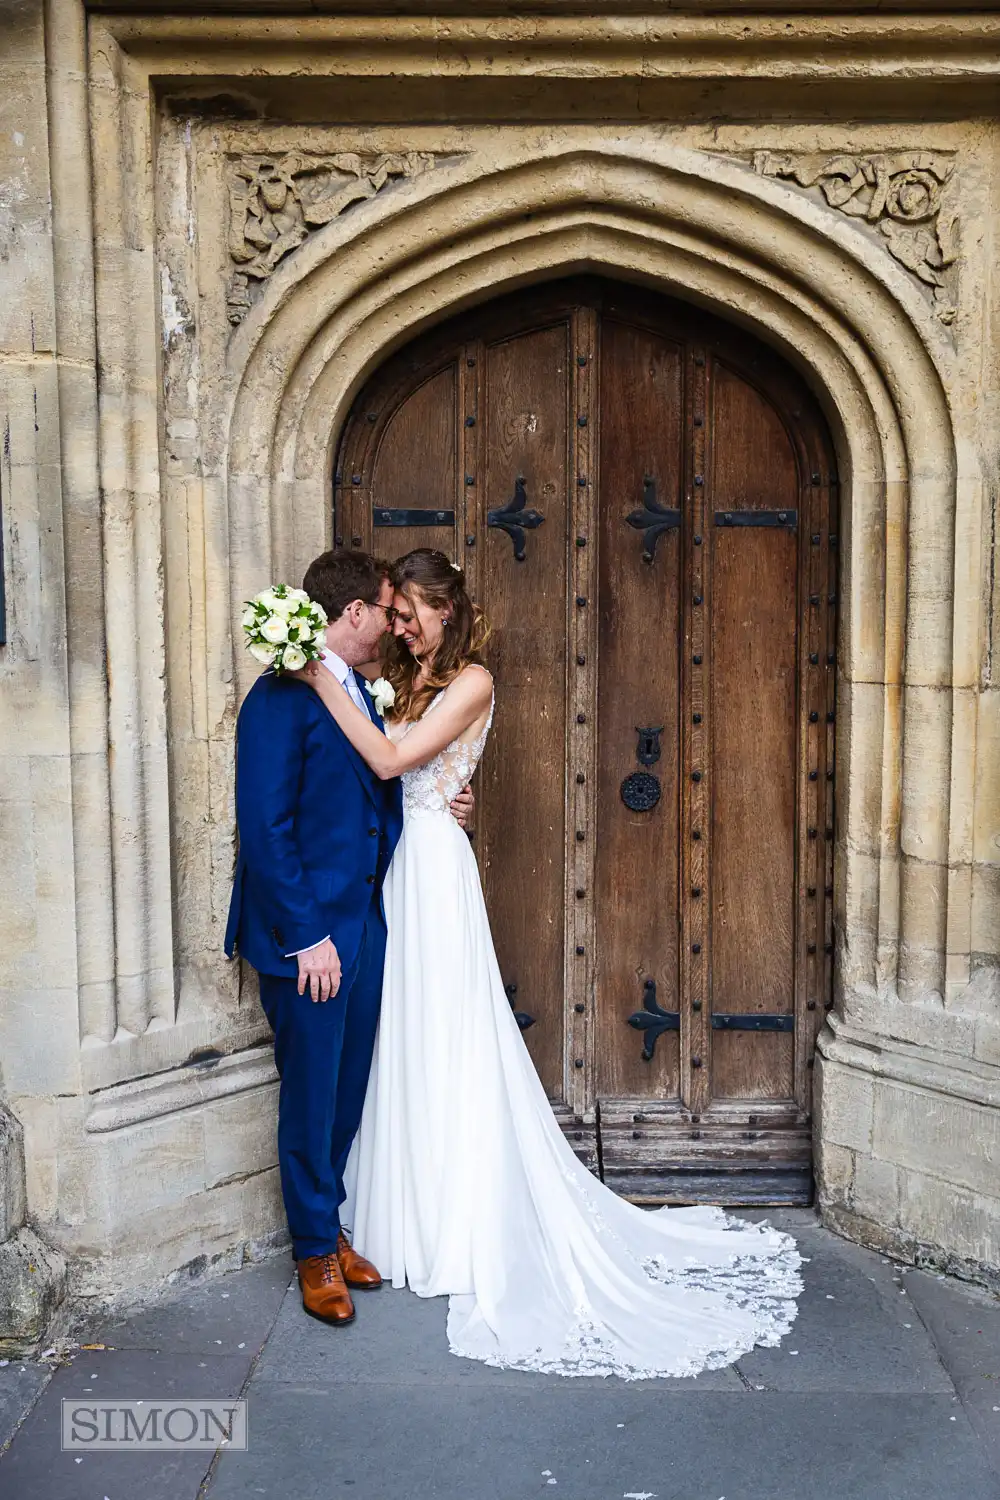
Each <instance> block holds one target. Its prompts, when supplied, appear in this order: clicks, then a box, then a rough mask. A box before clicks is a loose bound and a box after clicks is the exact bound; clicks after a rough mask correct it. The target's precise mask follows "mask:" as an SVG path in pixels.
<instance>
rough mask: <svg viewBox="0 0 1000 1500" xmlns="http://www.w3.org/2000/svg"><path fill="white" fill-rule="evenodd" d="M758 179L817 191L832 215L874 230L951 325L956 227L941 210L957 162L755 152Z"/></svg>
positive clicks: (903, 155) (904, 155)
mask: <svg viewBox="0 0 1000 1500" xmlns="http://www.w3.org/2000/svg"><path fill="white" fill-rule="evenodd" d="M752 164H753V169H754V171H755V172H758V173H760V175H761V176H762V177H787V178H791V180H792V181H793V182H797V183H798V185H799V186H800V187H803V188H818V189H819V190H820V191H821V192H822V194H823V196H824V198H825V199H826V201H827V203H828V204H829V205H830V207H831V208H839V209H840V211H841V212H842V213H845V214H850V215H851V217H852V218H855V219H864V220H865V222H866V223H868V224H871V225H872V226H873V227H877V229H878V231H879V233H880V234H881V235H882V236H883V237H884V239H885V244H886V249H887V250H888V251H889V253H890V255H892V256H894V257H895V258H896V260H898V261H899V263H900V265H902V266H905V267H906V269H907V270H908V271H910V272H911V273H912V274H913V275H914V276H916V277H918V278H919V280H920V281H922V282H923V283H924V285H925V286H927V287H929V288H930V290H931V295H932V296H933V299H934V310H935V312H936V313H937V316H938V317H939V318H940V320H941V322H942V323H951V322H952V321H953V320H954V317H955V304H954V301H953V299H952V295H951V291H950V289H949V287H948V285H947V280H946V273H947V271H948V268H949V267H950V266H952V265H954V263H955V261H956V260H957V259H958V245H957V237H956V221H955V215H954V213H949V212H948V210H947V207H946V205H945V201H944V198H945V186H946V184H947V183H948V181H949V179H950V178H951V175H952V172H953V170H954V163H953V162H952V161H950V160H948V158H946V157H941V156H936V155H933V154H932V153H930V152H927V151H900V152H896V153H893V154H891V155H881V156H791V155H785V154H781V153H777V152H773V151H756V152H755V153H754V155H753V158H752Z"/></svg>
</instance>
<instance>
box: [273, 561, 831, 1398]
mask: <svg viewBox="0 0 1000 1500" xmlns="http://www.w3.org/2000/svg"><path fill="white" fill-rule="evenodd" d="M392 581H393V584H394V589H395V596H394V600H393V607H394V611H395V618H394V623H393V637H392V640H391V642H390V644H389V646H388V648H387V663H386V667H385V674H386V676H387V677H388V679H389V681H390V683H391V684H392V686H393V688H394V689H395V695H396V696H395V702H394V704H393V705H392V708H391V711H390V712H391V716H390V718H389V719H388V721H387V723H386V733H385V734H383V733H381V732H380V730H379V729H378V728H377V727H376V726H375V725H374V724H373V723H372V721H371V719H370V718H368V717H367V715H365V714H363V713H362V712H361V711H360V710H359V709H357V708H356V707H355V706H354V704H353V703H352V702H351V699H350V698H349V696H348V694H347V692H346V691H345V689H344V688H343V687H341V685H340V683H339V682H338V681H337V679H336V678H335V677H334V676H333V674H332V673H331V672H329V671H327V669H326V668H325V667H323V666H321V665H320V664H318V663H313V664H311V666H310V667H309V668H307V669H306V670H305V671H304V672H303V673H301V674H299V675H301V676H302V677H303V679H304V680H305V681H307V682H308V683H310V685H311V686H312V687H313V688H314V689H315V690H316V692H317V693H318V694H319V695H320V697H321V698H322V700H323V702H324V704H325V705H326V707H327V708H328V709H329V711H330V713H331V714H332V715H333V717H334V718H335V719H336V721H337V723H338V724H339V725H340V727H341V729H342V730H343V731H344V733H345V734H346V735H347V737H348V739H349V740H350V741H351V743H352V744H353V745H354V746H355V748H356V749H357V750H358V752H359V753H360V754H361V755H362V756H363V757H364V759H365V760H366V761H367V762H368V764H369V766H371V768H372V770H373V771H374V772H375V773H376V774H377V775H378V776H379V777H381V778H383V779H384V778H388V777H393V776H401V777H402V782H403V815H404V827H403V835H402V838H401V839H400V842H399V845H398V847H397V849H396V853H395V855H394V857H393V861H392V864H391V867H390V869H389V873H388V876H387V879H386V883H385V891H384V896H385V910H386V918H387V923H388V932H389V936H388V948H387V951H386V962H385V977H384V982H383V990H382V1011H381V1020H380V1023H379V1034H378V1040H377V1042H376V1048H375V1057H374V1061H373V1064H372V1072H371V1077H370V1080H369V1085H368V1093H367V1098H366V1101H365V1108H364V1116H363V1119H362V1122H361V1129H360V1131H359V1133H358V1137H357V1140H356V1141H355V1145H354V1150H353V1153H352V1158H351V1163H350V1166H349V1169H348V1178H349V1184H350V1185H349V1199H348V1204H347V1209H348V1215H349V1217H348V1222H352V1218H351V1210H352V1207H353V1231H354V1232H353V1241H354V1247H355V1249H357V1250H360V1251H361V1253H362V1254H363V1255H365V1256H367V1257H369V1258H370V1259H372V1260H374V1261H375V1263H376V1265H378V1266H379V1267H380V1268H381V1270H382V1272H383V1274H384V1275H386V1276H387V1277H389V1278H391V1281H392V1284H393V1286H397V1287H401V1286H405V1285H407V1284H408V1285H409V1286H410V1287H411V1289H412V1290H413V1291H415V1292H416V1293H417V1294H418V1295H419V1296H421V1297H433V1296H438V1295H441V1294H447V1295H449V1296H450V1298H451V1301H450V1305H449V1313H448V1340H449V1344H450V1346H451V1349H452V1351H453V1352H454V1353H455V1354H460V1355H465V1356H467V1357H468V1358H471V1359H479V1360H484V1361H485V1362H486V1363H487V1364H491V1365H498V1366H503V1367H511V1368H517V1369H523V1370H541V1371H547V1372H551V1373H556V1374H560V1375H612V1374H613V1375H619V1376H622V1377H624V1378H626V1379H640V1378H646V1377H651V1376H662V1375H695V1374H697V1373H698V1372H699V1371H701V1370H706V1369H714V1368H718V1367H719V1366H721V1365H725V1364H729V1363H731V1362H732V1361H733V1360H734V1359H736V1358H738V1357H739V1356H740V1355H741V1354H745V1353H746V1352H747V1351H748V1350H749V1349H750V1348H751V1347H752V1346H753V1345H754V1344H771V1345H773V1344H777V1343H778V1341H779V1340H780V1339H781V1337H782V1336H783V1335H784V1334H785V1333H787V1331H788V1329H789V1327H790V1326H791V1323H792V1321H793V1319H794V1317H795V1312H796V1307H795V1300H794V1299H795V1298H796V1297H797V1295H798V1294H799V1292H800V1291H801V1281H800V1277H799V1265H800V1258H799V1255H798V1253H797V1251H796V1250H795V1247H794V1243H793V1241H792V1240H791V1239H789V1237H788V1236H787V1235H783V1234H779V1233H777V1232H775V1231H774V1230H772V1229H770V1228H769V1227H767V1226H764V1225H762V1226H756V1225H750V1224H745V1223H740V1222H738V1221H732V1220H729V1219H727V1218H726V1216H725V1215H724V1214H723V1213H722V1212H721V1211H720V1210H719V1209H715V1208H671V1209H660V1210H658V1211H656V1212H649V1211H645V1210H642V1209H639V1208H636V1207H634V1206H633V1205H631V1204H629V1203H626V1202H625V1201H624V1200H623V1199H620V1198H617V1197H616V1196H615V1195H614V1194H613V1193H612V1192H611V1191H610V1190H609V1189H607V1188H605V1187H604V1186H603V1185H602V1184H601V1183H599V1182H598V1181H597V1180H596V1179H595V1178H594V1177H592V1176H591V1174H590V1173H589V1172H588V1171H587V1169H586V1168H585V1167H584V1166H583V1165H582V1163H580V1162H579V1161H578V1160H577V1158H576V1156H575V1155H574V1154H573V1151H572V1150H571V1148H570V1146H569V1145H568V1144H567V1142H566V1141H565V1140H564V1138H563V1134H562V1131H561V1130H560V1128H559V1126H558V1124H557V1123H556V1120H555V1117H554V1116H553V1113H552V1110H551V1107H550V1105H549V1102H548V1099H547V1098H546V1096H545V1093H544V1091H543V1089H542V1086H541V1083H540V1082H539V1079H538V1076H537V1074H536V1073H535V1070H534V1067H533V1065H532V1062H531V1059H530V1057H529V1055H528V1052H527V1049H526V1048H525V1045H524V1042H523V1040H522V1037H521V1033H520V1031H519V1029H518V1026H517V1022H516V1021H515V1019H514V1016H513V1014H512V1012H511V1008H510V1005H509V1003H508V1000H507V996H506V994H505V993H504V987H503V984H502V983H501V979H500V971H499V969H498V967H497V960H496V956H495V954H494V950H493V941H492V938H491V935H490V926H489V921H488V918H487V915H486V908H485V905H484V901H483V893H482V887H481V885H480V881H479V872H478V869H477V866H476V862H475V859H474V857H473V854H472V850H471V848H470V845H469V842H468V840H467V838H466V837H465V835H464V834H463V832H462V830H461V829H460V828H459V826H458V824H457V823H456V822H455V820H454V818H453V817H451V816H450V814H449V804H450V802H451V800H452V798H453V797H454V796H455V794H456V793H457V792H458V791H459V790H460V789H461V788H462V787H463V786H465V784H466V782H467V781H468V779H469V777H470V776H471V775H472V773H473V771H474V770H475V768H476V765H477V764H478V762H479V759H480V757H481V756H482V753H483V748H484V746H485V744H486V738H487V735H488V733H489V729H490V724H491V722H492V718H493V679H492V678H491V676H490V674H489V672H488V671H487V670H486V668H485V667H484V666H483V665H482V663H481V661H480V659H479V650H480V648H481V647H482V645H483V643H484V642H485V640H486V637H487V635H488V626H487V625H486V622H485V620H484V618H483V616H482V613H481V612H480V611H479V610H478V609H477V608H476V607H475V606H474V605H473V603H472V601H471V600H470V598H469V595H468V593H467V592H466V588H465V580H464V575H463V574H462V572H461V570H460V569H459V568H458V567H457V565H456V564H454V563H451V562H449V560H448V559H447V558H446V557H445V556H444V554H443V553H440V552H434V551H430V550H428V549H426V548H420V549H418V550H416V551H414V552H411V553H409V554H408V555H407V556H406V557H404V558H403V559H402V560H401V561H400V562H398V563H397V564H396V565H395V567H394V569H393V574H392ZM352 1189H353V1205H352V1202H351V1196H350V1195H351V1194H352Z"/></svg>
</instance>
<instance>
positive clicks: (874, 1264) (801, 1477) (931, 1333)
mask: <svg viewBox="0 0 1000 1500" xmlns="http://www.w3.org/2000/svg"><path fill="white" fill-rule="evenodd" d="M754 1217H757V1216H756V1215H754ZM770 1217H771V1219H772V1222H774V1223H776V1224H779V1225H780V1226H781V1227H785V1228H788V1229H790V1230H791V1231H792V1232H793V1233H794V1234H796V1236H797V1237H798V1239H799V1242H800V1245H801V1248H802V1252H803V1254H804V1255H807V1256H808V1257H809V1263H808V1265H807V1266H806V1268H805V1272H806V1276H805V1279H806V1292H805V1296H804V1297H803V1299H802V1303H801V1311H800V1314H799V1318H798V1321H797V1322H796V1324H795V1327H794V1329H793V1330H792V1333H791V1335H790V1336H789V1337H788V1338H787V1339H786V1340H785V1342H784V1344H783V1345H782V1347H781V1348H780V1349H775V1350H758V1351H756V1352H754V1353H752V1354H751V1355H749V1356H748V1357H747V1358H746V1359H743V1360H741V1361H740V1362H739V1364H738V1365H737V1366H734V1367H733V1368H731V1369H728V1370H722V1371H719V1372H717V1373H715V1374H711V1375H703V1376H701V1377H699V1378H698V1379H697V1380H673V1381H671V1380H662V1381H649V1382H636V1383H634V1384H626V1383H623V1382H620V1381H615V1380H564V1379H563V1380H561V1379H558V1378H555V1377H548V1376H540V1375H522V1374H516V1373H510V1372H504V1371H498V1370H491V1369H488V1368H486V1367H485V1366H482V1365H476V1364H473V1363H471V1362H469V1361H467V1360H460V1359H455V1358H454V1357H453V1356H452V1355H450V1354H449V1353H448V1350H447V1345H446V1341H445V1331H444V1324H445V1304H444V1302H443V1301H441V1300H435V1301H433V1302H424V1301H420V1300H419V1299H417V1298H416V1297H412V1296H410V1295H409V1293H406V1292H392V1291H381V1292H378V1293H375V1294H371V1295H369V1296H367V1297H365V1298H360V1299H359V1305H358V1319H357V1322H356V1323H355V1324H354V1325H353V1327H351V1328H349V1329H344V1330H340V1331H336V1332H335V1331H333V1330H330V1329H327V1328H325V1327H324V1326H323V1325H322V1324H319V1323H316V1322H314V1321H313V1320H311V1319H309V1318H306V1317H305V1315H304V1314H303V1312H302V1309H301V1306H300V1304H299V1299H298V1296H297V1294H296V1291H295V1289H294V1288H291V1289H289V1282H290V1279H291V1272H292V1267H291V1261H290V1259H285V1258H281V1259H279V1260H272V1261H269V1262H267V1263H265V1264H262V1265H257V1266H252V1267H250V1268H248V1269H246V1270H243V1271H238V1272H234V1273H232V1274H231V1275H228V1276H225V1277H222V1278H220V1279H217V1280H214V1281H209V1282H205V1283H202V1284H201V1285H200V1286H197V1287H191V1288H188V1289H187V1290H185V1291H184V1292H175V1293H173V1294H172V1295H171V1296H170V1297H169V1298H167V1299H164V1300H162V1301H161V1302H159V1303H158V1304H157V1305H156V1306H155V1307H152V1308H147V1309H145V1310H143V1311H141V1312H137V1313H135V1314H133V1315H131V1316H129V1317H126V1318H124V1319H122V1320H120V1321H119V1322H116V1323H114V1324H107V1325H105V1326H102V1327H101V1328H100V1329H97V1330H94V1332H93V1333H92V1334H90V1335H89V1336H88V1339H87V1341H88V1342H94V1343H103V1344H106V1345H107V1346H108V1347H106V1348H105V1349H90V1350H84V1349H81V1348H77V1349H75V1350H70V1351H69V1357H68V1358H67V1359H66V1360H65V1361H64V1362H62V1363H57V1362H55V1361H50V1362H49V1363H48V1364H45V1363H34V1364H33V1363H26V1362H12V1363H10V1364H8V1365H7V1366H5V1367H3V1368H0V1443H2V1442H7V1443H8V1446H7V1448H6V1450H5V1452H4V1453H3V1456H2V1457H0V1500H15V1497H16V1500H197V1497H201V1500H252V1497H256V1496H267V1497H275V1500H342V1497H346V1500H529V1497H533V1496H541V1495H551V1494H554V1495H556V1496H557V1497H561V1500H629V1497H638V1500H653V1497H656V1500H723V1497H724V1500H904V1497H905V1500H998V1497H1000V1300H998V1299H997V1298H995V1297H990V1296H988V1295H986V1294H985V1293H982V1292H979V1291H977V1290H975V1289H973V1288H970V1287H966V1286H964V1285H963V1284H961V1283H959V1282H954V1281H945V1280H943V1279H939V1278H937V1277H935V1276H931V1275H927V1274H925V1273H922V1272H917V1271H906V1270H905V1269H903V1268H901V1267H899V1266H896V1265H895V1264H893V1263H891V1262H889V1261H886V1260H884V1259H881V1258H880V1257H879V1256H877V1255H872V1254H870V1253H868V1252H867V1251H864V1250H860V1249H858V1248H857V1247H855V1246H853V1245H849V1244H846V1243H845V1242H844V1241H842V1240H839V1239H837V1238H836V1237H835V1236H833V1235H831V1234H828V1233H827V1232H826V1231H825V1230H822V1229H820V1228H819V1227H818V1225H817V1224H816V1222H815V1220H814V1219H813V1217H812V1215H811V1214H810V1213H809V1212H807V1211H784V1212H778V1213H774V1214H772V1215H771V1216H770ZM82 1391H90V1392H93V1393H94V1394H100V1393H102V1392H103V1393H105V1394H107V1395H109V1396H115V1397H146V1398H149V1397H163V1396H167V1395H176V1396H185V1397H186V1396H201V1395H217V1396H234V1395H238V1394H240V1393H241V1392H242V1393H244V1394H245V1395H246V1396H247V1398H248V1402H249V1449H248V1451H247V1452H246V1453H236V1452H223V1453H222V1454H221V1455H218V1456H217V1457H216V1459H215V1460H214V1461H212V1462H209V1460H210V1459H211V1455H205V1454H199V1453H187V1454H180V1455H176V1456H174V1457H173V1458H172V1459H171V1460H169V1461H167V1460H165V1459H164V1457H163V1456H157V1457H153V1456H149V1455H145V1454H131V1455H127V1456H123V1455H121V1454H118V1453H112V1454H107V1455H101V1454H88V1455H87V1456H86V1457H84V1458H83V1460H82V1461H81V1462H79V1463H76V1462H74V1457H73V1456H72V1455H71V1454H65V1453H61V1452H60V1450H59V1402H60V1399H61V1398H62V1397H64V1396H67V1395H75V1394H79V1393H80V1392H82Z"/></svg>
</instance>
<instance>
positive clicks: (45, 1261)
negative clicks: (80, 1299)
mask: <svg viewBox="0 0 1000 1500" xmlns="http://www.w3.org/2000/svg"><path fill="white" fill-rule="evenodd" d="M65 1294H66V1262H65V1260H64V1259H63V1257H62V1256H61V1255H60V1254H59V1252H58V1251H56V1250H53V1249H51V1248H50V1247H49V1246H48V1245H46V1244H45V1243H44V1241H42V1240H40V1239H39V1237H38V1235H37V1234H36V1233H35V1232H34V1230H33V1229H28V1228H22V1229H18V1230H17V1231H16V1232H15V1233H14V1234H13V1235H11V1237H10V1238H9V1239H8V1240H5V1241H4V1243H3V1244H2V1245H0V1354H3V1355H10V1354H21V1353H24V1352H25V1351H27V1350H28V1349H30V1348H31V1347H32V1346H34V1345H37V1344H38V1343H40V1341H41V1340H42V1339H43V1338H44V1337H45V1330H46V1328H47V1327H48V1324H49V1320H50V1319H51V1317H52V1315H53V1313H54V1312H55V1310H56V1308H57V1307H58V1306H59V1304H60V1303H61V1302H62V1300H63V1298H64V1296H65Z"/></svg>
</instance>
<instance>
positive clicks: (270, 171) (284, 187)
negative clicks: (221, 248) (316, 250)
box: [227, 151, 435, 323]
mask: <svg viewBox="0 0 1000 1500" xmlns="http://www.w3.org/2000/svg"><path fill="white" fill-rule="evenodd" d="M434 162H435V157H434V156H433V155H432V154H431V153H429V152H425V151H406V152H383V153H380V154H375V153H369V154H359V153H358V152H354V151H341V152H337V153H336V154H334V155H329V156H325V155H315V156H314V155H309V154H307V153H305V152H299V151H290V152H287V153H285V154H284V155H281V156H262V155H253V156H249V155H248V156H241V157H239V158H237V159H236V160H235V161H233V162H232V163H231V165H230V170H229V176H228V183H227V186H228V191H229V256H230V259H231V260H232V261H233V262H234V263H235V265H236V267H238V269H236V270H234V272H233V276H232V279H231V281H230V284H229V291H228V296H227V302H228V308H229V321H230V322H231V323H239V322H240V321H241V320H242V319H243V318H244V317H245V315H246V313H247V311H248V309H249V307H250V305H251V301H252V294H251V290H250V282H251V280H254V281H258V282H259V281H263V280H265V279H266V278H267V277H268V276H270V274H271V272H272V271H273V270H274V268H275V266H276V265H277V264H278V263H279V261H281V260H283V259H284V258H285V256H286V255H289V254H290V253H291V252H292V251H293V250H295V249H296V248H297V247H298V246H299V245H301V244H302V242H303V240H305V239H306V238H307V236H308V235H309V234H310V233H311V232H312V230H314V229H318V228H320V227H321V226H322V225H323V224H329V223H330V221H331V219H335V218H337V217H338V216H339V215H340V214H342V213H344V212H345V211H346V210H347V209H349V208H350V207H351V206H352V204H355V203H358V202H361V201H363V200H364V199H368V198H374V197H375V196H376V194H378V193H380V192H381V191H382V189H383V188H384V187H385V186H386V184H387V183H389V182H390V181H391V180H392V179H393V178H405V177H419V176H421V175H422V174H423V173H424V172H426V171H427V170H428V169H429V168H430V167H432V166H433V165H434Z"/></svg>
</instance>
